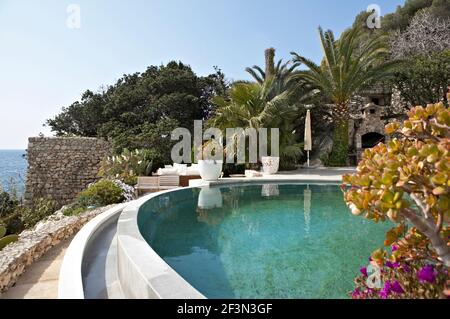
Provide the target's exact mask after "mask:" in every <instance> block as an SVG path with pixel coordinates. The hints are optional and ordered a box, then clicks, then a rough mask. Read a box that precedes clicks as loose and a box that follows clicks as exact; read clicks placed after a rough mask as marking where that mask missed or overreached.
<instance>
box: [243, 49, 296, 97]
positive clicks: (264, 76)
mask: <svg viewBox="0 0 450 319" xmlns="http://www.w3.org/2000/svg"><path fill="white" fill-rule="evenodd" d="M264 54H265V70H263V69H262V68H261V67H259V66H257V65H254V66H253V67H251V68H246V69H245V70H246V71H247V73H249V74H250V75H251V76H252V78H253V79H254V80H255V81H256V82H257V83H259V84H260V85H262V84H263V83H264V81H267V80H268V79H271V78H273V83H272V92H271V95H272V96H276V95H278V94H281V93H283V92H284V91H286V90H287V89H289V88H290V87H292V85H293V84H294V82H293V81H292V74H293V73H294V71H295V69H296V68H297V67H298V66H299V65H300V64H299V63H293V62H292V61H289V62H286V63H283V60H279V61H278V62H277V64H276V65H275V49H274V48H269V49H267V50H266V51H265V52H264Z"/></svg>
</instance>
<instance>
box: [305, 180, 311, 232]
mask: <svg viewBox="0 0 450 319" xmlns="http://www.w3.org/2000/svg"><path fill="white" fill-rule="evenodd" d="M311 197H312V191H311V190H310V189H309V185H307V186H306V189H305V190H303V205H304V206H303V208H304V215H305V233H306V236H309V229H310V225H311Z"/></svg>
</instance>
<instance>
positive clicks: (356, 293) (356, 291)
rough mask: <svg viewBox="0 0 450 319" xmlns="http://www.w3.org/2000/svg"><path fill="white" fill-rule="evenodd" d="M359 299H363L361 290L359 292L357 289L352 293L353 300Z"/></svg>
mask: <svg viewBox="0 0 450 319" xmlns="http://www.w3.org/2000/svg"><path fill="white" fill-rule="evenodd" d="M359 297H361V290H359V288H356V289H355V290H353V292H352V298H359Z"/></svg>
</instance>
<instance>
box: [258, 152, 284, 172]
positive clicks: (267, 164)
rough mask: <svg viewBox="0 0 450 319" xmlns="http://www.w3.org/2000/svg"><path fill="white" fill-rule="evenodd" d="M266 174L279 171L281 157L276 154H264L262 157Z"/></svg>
mask: <svg viewBox="0 0 450 319" xmlns="http://www.w3.org/2000/svg"><path fill="white" fill-rule="evenodd" d="M261 163H262V167H263V173H264V175H274V174H276V173H278V169H279V167H280V158H279V157H275V156H263V157H262V158H261Z"/></svg>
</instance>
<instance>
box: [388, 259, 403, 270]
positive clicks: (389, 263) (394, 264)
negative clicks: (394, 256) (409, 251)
mask: <svg viewBox="0 0 450 319" xmlns="http://www.w3.org/2000/svg"><path fill="white" fill-rule="evenodd" d="M386 267H389V268H391V269H397V268H399V267H400V264H399V263H393V262H390V261H387V262H386Z"/></svg>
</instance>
